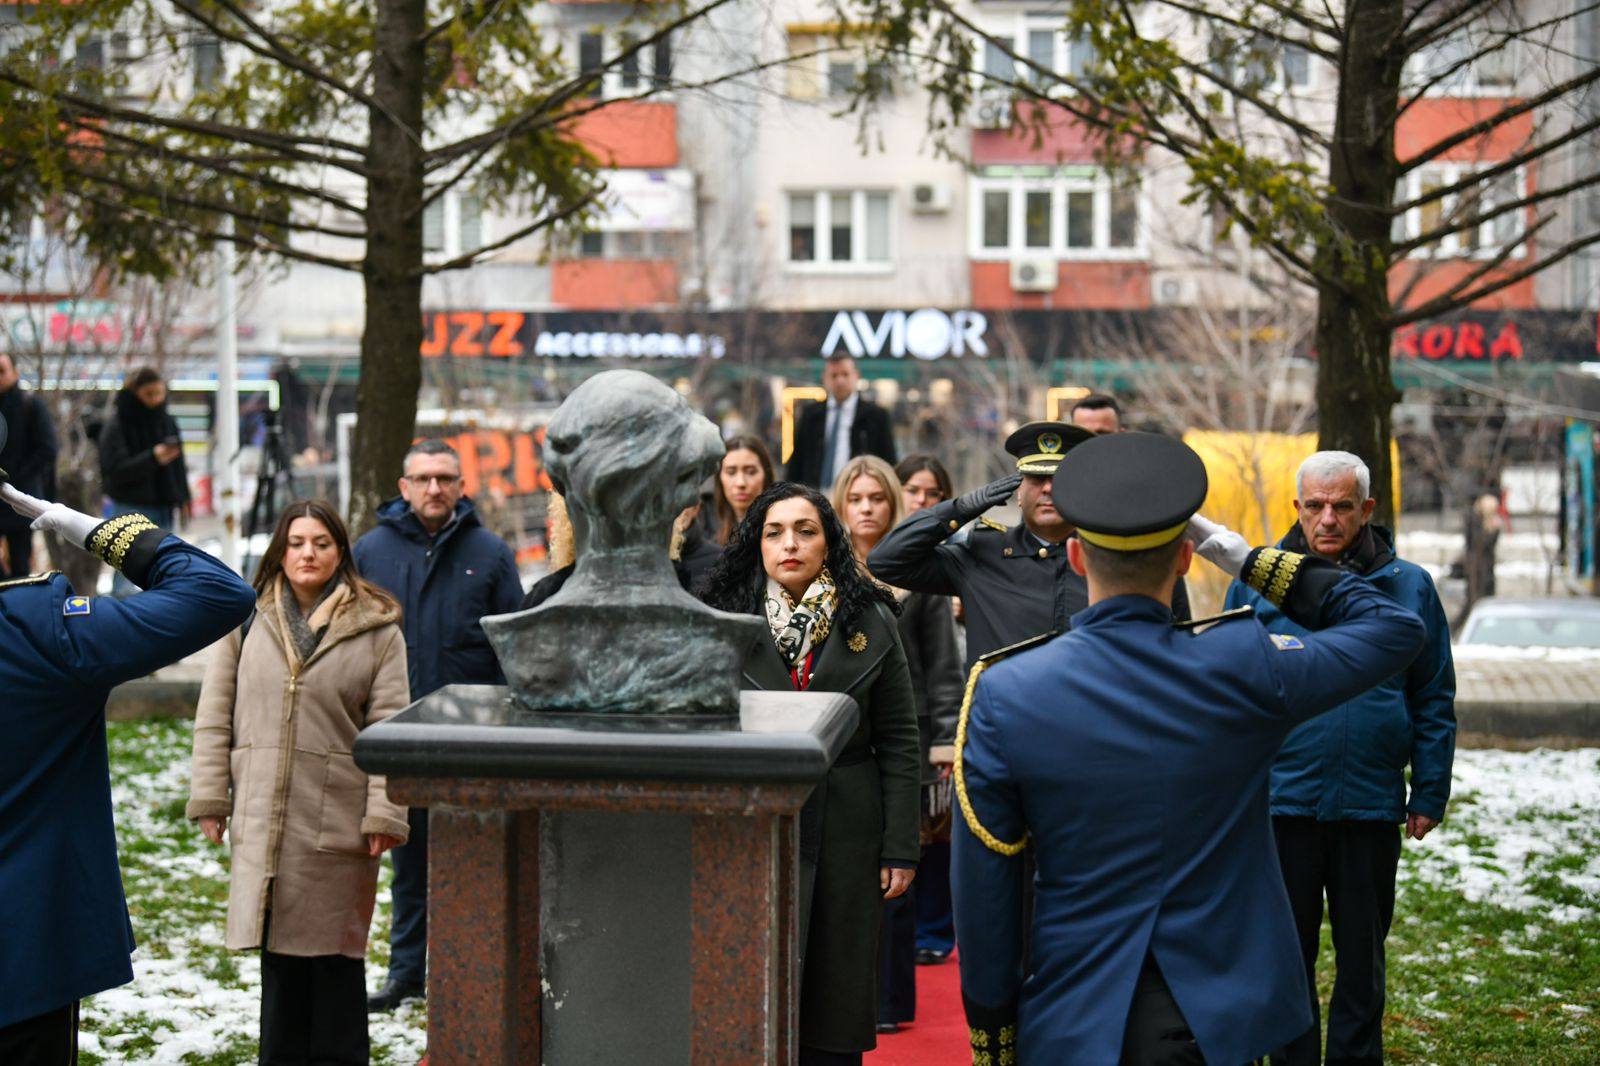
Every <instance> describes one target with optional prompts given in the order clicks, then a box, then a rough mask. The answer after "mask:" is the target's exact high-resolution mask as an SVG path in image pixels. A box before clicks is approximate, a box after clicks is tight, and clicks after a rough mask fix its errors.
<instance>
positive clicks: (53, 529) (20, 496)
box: [0, 482, 100, 548]
mask: <svg viewBox="0 0 1600 1066" xmlns="http://www.w3.org/2000/svg"><path fill="white" fill-rule="evenodd" d="M0 499H3V500H5V502H6V503H7V504H9V505H10V507H11V509H12V510H13V511H15V512H17V513H18V514H19V515H21V516H22V517H24V518H31V519H32V520H33V524H32V528H34V529H37V530H38V531H39V532H41V533H59V534H61V536H62V537H63V538H64V539H65V540H68V541H70V542H71V543H73V544H76V545H77V546H78V547H80V548H82V547H84V546H85V544H86V542H87V541H88V540H89V534H90V533H92V532H94V527H95V526H98V525H99V524H100V520H99V519H98V518H91V517H89V516H88V515H86V514H84V513H82V512H81V511H75V510H73V509H72V508H71V507H68V506H67V505H66V504H64V503H51V502H50V501H49V500H41V499H39V498H38V497H37V496H29V495H28V494H27V493H26V492H23V491H22V490H21V489H19V488H17V487H16V486H15V485H12V484H10V483H9V482H7V483H5V484H0Z"/></svg>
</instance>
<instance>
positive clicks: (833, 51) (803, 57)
mask: <svg viewBox="0 0 1600 1066" xmlns="http://www.w3.org/2000/svg"><path fill="white" fill-rule="evenodd" d="M822 31H823V28H822V27H814V26H792V27H790V29H789V56H790V62H789V63H788V64H786V70H787V88H786V90H785V91H786V93H787V95H788V96H789V97H790V98H791V99H794V100H822V99H843V98H846V97H849V96H853V95H854V94H855V93H857V92H858V91H860V90H861V89H863V88H867V89H871V90H872V91H873V92H876V93H880V94H882V93H889V92H892V91H893V89H894V76H893V72H892V71H891V70H890V68H889V65H888V64H887V63H883V62H879V61H876V60H873V61H869V60H868V57H867V53H866V52H865V51H864V50H862V49H856V48H852V47H850V46H849V45H848V44H841V43H840V40H839V37H838V35H837V31H832V32H822ZM847 40H848V38H847Z"/></svg>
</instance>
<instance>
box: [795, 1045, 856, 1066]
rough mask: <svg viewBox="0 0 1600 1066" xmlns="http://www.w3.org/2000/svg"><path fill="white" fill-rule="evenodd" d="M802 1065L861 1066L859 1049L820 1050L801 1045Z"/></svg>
mask: <svg viewBox="0 0 1600 1066" xmlns="http://www.w3.org/2000/svg"><path fill="white" fill-rule="evenodd" d="M800 1066H861V1052H859V1051H818V1050H817V1049H816V1048H814V1047H806V1046H805V1045H804V1044H801V1045H800Z"/></svg>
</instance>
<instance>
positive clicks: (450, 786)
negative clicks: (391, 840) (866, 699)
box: [356, 685, 857, 1066]
mask: <svg viewBox="0 0 1600 1066" xmlns="http://www.w3.org/2000/svg"><path fill="white" fill-rule="evenodd" d="M856 713H857V712H856V708H855V704H854V702H853V701H851V700H850V699H849V698H848V697H844V696H839V695H836V694H832V693H815V694H813V693H767V692H746V693H743V694H742V697H741V706H740V716H739V724H738V727H737V728H710V729H708V728H688V727H686V726H684V725H682V724H681V723H678V724H662V725H655V726H649V725H632V724H622V723H618V722H615V721H613V722H607V720H606V719H605V718H604V716H591V717H590V718H588V719H585V718H583V717H581V716H572V717H565V718H560V719H552V718H550V717H548V716H541V715H538V714H534V713H530V712H528V711H525V710H522V709H521V708H520V707H519V706H518V705H517V704H515V703H514V702H512V701H511V700H509V699H508V697H507V692H506V690H505V689H504V688H501V687H497V686H477V685H456V686H451V687H449V688H446V689H443V690H441V691H439V692H437V693H435V694H433V695H432V696H429V697H427V698H426V699H424V700H421V701H419V702H418V703H416V704H414V705H413V706H411V707H409V708H407V709H406V710H405V711H404V712H402V713H401V714H399V715H397V716H395V717H394V718H392V719H390V720H389V721H387V722H384V723H381V724H379V725H377V726H374V727H373V728H371V729H369V730H367V731H366V732H364V733H362V735H361V736H360V738H359V739H358V740H357V742H356V761H357V763H358V764H359V765H360V766H361V767H362V769H364V770H367V771H368V772H370V773H381V774H386V775H387V776H388V778H389V794H390V796H391V797H392V798H393V799H395V800H396V801H397V802H399V803H404V804H407V805H410V806H416V807H428V808H430V810H431V816H430V823H429V824H430V837H431V839H430V844H429V850H430V854H429V864H428V876H429V904H428V954H429V973H428V1052H429V1062H430V1066H458V1064H467V1063H472V1064H478V1066H489V1064H506V1066H510V1064H513V1063H515V1064H519V1066H522V1064H535V1063H547V1064H550V1066H565V1064H568V1063H573V1064H584V1063H601V1062H637V1063H651V1064H674V1063H681V1064H684V1066H688V1064H691V1063H692V1064H694V1066H715V1064H723V1063H726V1064H729V1066H733V1064H738V1066H751V1064H756V1063H789V1062H791V1061H793V1057H794V1047H795V1001H796V997H797V995H798V987H797V976H798V975H797V959H798V950H799V945H798V943H797V930H798V927H799V926H798V918H797V903H798V897H799V881H798V869H797V867H798V861H799V855H798V815H799V810H800V807H801V805H802V804H803V803H804V802H805V800H806V797H807V796H808V795H809V794H810V793H811V790H812V788H813V787H814V786H815V785H816V784H817V782H818V781H820V780H821V778H822V776H823V774H825V773H826V772H827V768H828V766H829V765H830V764H831V763H832V761H833V759H834V757H835V756H836V755H837V754H838V752H839V750H840V748H841V747H842V746H843V745H844V742H845V740H846V738H847V737H848V736H849V735H850V732H851V731H852V730H853V729H854V727H855V719H856Z"/></svg>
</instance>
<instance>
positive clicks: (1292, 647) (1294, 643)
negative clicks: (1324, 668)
mask: <svg viewBox="0 0 1600 1066" xmlns="http://www.w3.org/2000/svg"><path fill="white" fill-rule="evenodd" d="M1268 635H1269V636H1271V637H1272V643H1273V644H1274V645H1276V646H1277V649H1278V650H1279V651H1301V650H1303V649H1304V648H1305V646H1306V642H1305V641H1303V640H1301V639H1300V638H1299V637H1290V636H1285V635H1284V634H1282V633H1271V634H1268Z"/></svg>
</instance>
